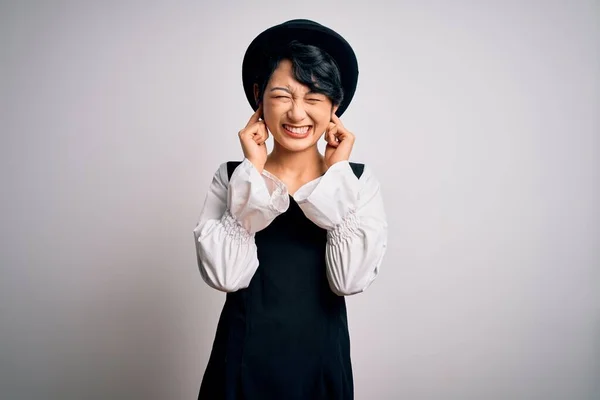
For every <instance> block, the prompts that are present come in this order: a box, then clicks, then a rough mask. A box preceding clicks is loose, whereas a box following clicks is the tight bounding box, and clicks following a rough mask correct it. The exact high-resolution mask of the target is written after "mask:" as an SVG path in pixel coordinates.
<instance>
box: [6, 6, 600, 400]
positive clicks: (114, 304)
mask: <svg viewBox="0 0 600 400" xmlns="http://www.w3.org/2000/svg"><path fill="white" fill-rule="evenodd" d="M293 18H310V19H314V20H316V21H318V22H321V23H323V24H325V25H328V26H330V27H332V28H333V29H335V30H337V31H338V32H340V33H341V34H342V35H344V36H345V37H346V38H347V39H348V41H349V42H350V43H351V44H352V45H353V47H354V48H355V51H356V53H357V55H358V57H359V64H360V71H361V73H360V82H359V87H358V91H357V93H356V97H355V100H354V101H353V103H352V104H351V106H350V108H349V109H348V111H347V112H346V114H345V115H344V116H343V118H342V120H343V121H344V123H345V125H346V127H348V128H349V129H350V130H351V131H353V132H354V133H355V134H356V136H357V141H356V145H355V150H354V152H353V157H352V160H353V161H357V162H364V163H367V164H369V165H370V166H371V167H372V168H373V170H374V171H375V173H376V174H377V176H378V177H379V179H380V180H381V182H382V185H383V190H384V195H385V200H386V206H387V211H388V214H389V225H390V238H389V239H390V240H389V250H388V253H387V256H386V258H385V261H384V264H383V266H382V269H381V274H380V276H379V278H378V280H377V281H376V282H375V283H374V284H373V285H372V286H371V287H370V288H369V290H368V291H367V292H366V293H364V294H362V295H358V296H355V297H351V298H349V299H348V307H349V318H350V325H351V326H350V329H351V338H352V357H353V363H354V374H355V386H356V398H357V399H359V400H362V399H369V400H370V399H408V400H420V399H427V400H429V399H435V400H437V399H439V400H453V399H457V400H463V399H465V400H466V399H477V400H496V399H497V400H505V399H510V400H514V399H544V400H552V399H565V400H584V399H585V400H592V399H598V398H600V218H599V207H598V204H600V191H599V188H600V165H599V159H598V156H599V153H600V117H599V113H600V77H599V75H600V4H599V3H598V2H597V1H567V0H563V1H499V0H496V1H468V0H462V1H398V2H389V3H388V2H384V1H375V0H370V1H365V2H356V3H353V4H350V2H339V3H331V2H324V1H303V2H282V1H278V2H276V1H269V2H267V1H264V2H254V3H250V2H246V3H241V2H240V3H239V4H237V3H234V2H232V1H223V2H221V3H220V5H217V2H216V1H214V2H205V4H203V2H200V1H169V2H167V1H164V2H162V3H157V2H149V1H143V2H142V1H139V2H133V1H109V2H101V1H96V2H83V1H79V2H75V1H73V2H61V1H54V2H51V1H38V2H33V1H22V2H21V1H13V2H2V5H0V45H1V52H0V101H1V103H0V129H1V132H2V142H1V145H0V149H1V150H0V152H1V154H0V174H1V179H2V181H1V182H2V197H1V210H2V211H1V214H0V217H1V220H0V223H1V227H2V228H1V230H0V232H1V235H2V236H1V237H0V243H1V246H2V248H1V259H0V265H1V278H0V318H1V319H0V397H1V398H3V399H19V400H20V399H26V400H33V399H36V400H37V399H44V400H50V399H61V400H69V399H128V400H129V399H142V398H143V399H158V400H163V399H164V400H173V399H175V400H176V399H195V398H196V396H197V393H198V389H199V386H200V381H201V378H202V374H203V372H204V368H205V366H206V363H207V360H208V355H209V352H210V346H211V344H212V340H213V337H214V333H215V328H216V322H217V318H218V315H219V313H220V310H221V306H222V304H223V301H224V295H223V294H222V293H219V292H217V291H214V290H212V289H210V288H209V287H208V286H206V285H205V284H204V283H203V282H202V280H201V278H200V274H199V272H198V269H197V265H196V256H195V249H194V242H193V234H192V229H193V228H194V226H195V224H196V220H197V218H198V216H199V213H200V210H201V207H202V204H203V202H204V196H205V194H206V190H207V188H208V185H209V183H210V179H211V177H212V175H213V173H214V172H215V171H216V169H217V167H218V165H219V164H220V163H221V162H224V161H227V160H235V159H240V158H241V150H240V147H239V143H238V138H237V132H238V131H239V130H240V129H241V128H242V127H243V126H244V125H245V124H246V121H247V119H248V118H249V117H250V115H251V112H252V110H251V108H250V106H249V105H248V104H247V102H246V99H245V97H244V94H243V91H242V86H241V62H242V57H243V53H244V51H245V50H246V47H247V45H248V44H249V43H250V41H251V40H252V39H253V38H254V37H255V36H256V35H257V34H258V33H259V32H261V31H262V30H264V29H266V28H268V27H270V26H272V25H275V24H278V23H281V22H283V21H285V20H288V19H293Z"/></svg>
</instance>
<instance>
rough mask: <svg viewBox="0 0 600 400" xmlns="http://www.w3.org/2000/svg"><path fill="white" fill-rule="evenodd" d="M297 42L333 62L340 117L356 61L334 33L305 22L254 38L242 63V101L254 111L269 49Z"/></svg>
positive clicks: (352, 86)
mask: <svg viewBox="0 0 600 400" xmlns="http://www.w3.org/2000/svg"><path fill="white" fill-rule="evenodd" d="M292 40H297V41H299V42H300V43H302V44H307V45H313V46H317V47H319V48H320V49H321V50H324V51H325V52H327V53H328V54H329V55H330V56H331V57H332V58H333V59H334V60H335V62H336V64H337V66H338V68H339V70H340V75H341V78H342V88H343V90H344V99H343V100H342V103H341V104H340V105H339V108H338V110H337V111H336V114H337V116H338V117H339V116H341V115H342V114H343V113H344V111H345V110H346V108H348V105H349V104H350V101H351V100H352V97H353V96H354V92H355V91H356V84H357V82H358V61H357V60H356V55H355V54H354V50H352V47H350V44H349V43H348V42H347V41H346V40H345V39H344V38H343V37H342V36H340V35H339V34H338V33H337V32H335V31H333V30H331V29H329V28H327V27H326V26H323V25H321V24H318V23H316V22H314V21H310V20H308V19H294V20H291V21H287V22H284V23H282V24H280V25H275V26H273V27H271V28H269V29H267V30H266V31H264V32H262V33H261V34H260V35H258V36H257V37H256V38H255V39H254V40H253V41H252V43H250V46H248V49H247V50H246V54H245V55H244V61H243V62H242V82H243V84H244V92H246V98H247V99H248V102H250V105H251V106H252V108H253V109H254V110H255V111H256V109H257V108H258V105H257V104H256V102H255V100H254V84H255V83H256V81H257V78H258V76H259V75H260V74H261V72H262V70H263V69H264V68H265V65H267V61H268V58H269V56H270V55H271V53H272V51H273V49H275V48H277V47H278V46H280V45H282V44H287V43H289V42H291V41H292Z"/></svg>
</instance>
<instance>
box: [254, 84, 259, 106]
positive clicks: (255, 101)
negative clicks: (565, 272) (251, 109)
mask: <svg viewBox="0 0 600 400" xmlns="http://www.w3.org/2000/svg"><path fill="white" fill-rule="evenodd" d="M259 102H260V99H259V98H258V83H255V84H254V103H255V104H258V103H259Z"/></svg>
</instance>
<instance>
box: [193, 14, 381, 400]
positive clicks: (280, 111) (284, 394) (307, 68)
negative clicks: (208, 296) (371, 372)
mask: <svg viewBox="0 0 600 400" xmlns="http://www.w3.org/2000/svg"><path fill="white" fill-rule="evenodd" d="M242 69H243V73H242V75H243V84H244V90H245V92H246V96H247V98H248V100H249V101H250V103H251V105H252V106H253V108H254V110H255V113H254V114H253V115H252V117H251V118H250V120H249V121H248V124H247V125H246V127H245V128H244V129H242V130H241V131H240V132H239V138H240V143H241V147H242V150H243V153H244V159H243V161H241V162H227V163H223V164H222V165H221V166H220V168H219V169H218V171H217V172H216V174H215V176H214V178H213V181H212V184H211V185H210V190H209V193H208V195H207V198H206V201H205V204H204V208H203V210H202V213H201V216H200V221H199V222H198V224H197V226H196V228H195V229H194V237H195V240H196V249H197V254H198V265H199V267H200V273H201V275H202V278H203V279H204V281H205V282H206V283H207V284H208V285H210V286H211V287H213V288H215V289H218V290H221V291H223V292H227V297H226V301H225V305H224V307H223V311H222V313H221V317H220V320H219V323H218V326H217V332H216V337H215V341H214V344H213V348H212V353H211V356H210V360H209V362H208V366H207V368H206V371H205V373H204V378H203V380H202V385H201V388H200V394H199V397H198V398H199V399H211V400H214V399H231V400H234V399H245V400H253V399H257V400H270V399H276V400H296V399H298V400H300V399H302V400H319V399H323V400H325V399H327V400H332V399H344V400H346V399H352V398H353V392H354V387H353V378H352V365H351V361H350V339H349V333H348V323H347V317H346V303H345V298H344V296H347V295H352V294H355V293H360V292H362V291H364V290H365V289H366V288H367V287H368V286H369V285H370V284H371V283H372V282H373V280H374V279H375V277H376V276H377V273H378V269H379V266H380V264H381V261H382V258H383V255H384V253H385V250H386V244H387V223H386V217H385V213H384V208H383V202H382V199H381V193H380V186H379V182H378V181H377V179H376V178H375V176H374V174H373V173H372V171H371V170H370V169H369V168H368V167H367V166H365V165H363V164H357V163H351V162H349V161H348V160H349V157H350V153H351V150H352V147H353V145H354V135H353V134H352V133H351V132H350V131H349V130H348V129H346V127H344V125H343V123H342V122H341V121H340V119H339V116H340V115H341V114H342V113H343V112H344V110H345V109H346V108H347V106H348V104H349V103H350V100H351V99H352V97H353V95H354V92H355V89H356V83H357V80H358V64H357V61H356V57H355V54H354V52H353V50H352V48H351V47H350V45H349V44H348V43H347V42H346V40H344V39H343V38H342V37H341V36H340V35H338V34H337V33H336V32H334V31H332V30H331V29H329V28H327V27H324V26H322V25H320V24H317V23H316V22H313V21H309V20H292V21H288V22H286V23H283V24H281V25H277V26H274V27H272V28H270V29H268V30H266V31H264V32H263V33H261V34H260V35H259V36H258V37H257V38H256V39H255V40H254V41H253V42H252V43H251V44H250V46H249V48H248V50H247V52H246V55H245V57H244V62H243V66H242ZM269 132H270V134H271V135H273V139H274V147H273V150H272V152H271V153H270V154H268V153H267V148H266V145H265V141H266V140H267V138H268V135H269ZM321 137H324V139H325V140H326V142H327V145H326V150H325V154H324V155H321V154H320V153H319V151H318V148H317V144H318V141H319V139H320V138H321Z"/></svg>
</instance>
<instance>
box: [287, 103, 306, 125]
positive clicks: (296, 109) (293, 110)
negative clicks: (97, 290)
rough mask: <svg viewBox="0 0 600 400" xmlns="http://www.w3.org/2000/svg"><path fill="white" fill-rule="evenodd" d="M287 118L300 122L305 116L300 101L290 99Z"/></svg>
mask: <svg viewBox="0 0 600 400" xmlns="http://www.w3.org/2000/svg"><path fill="white" fill-rule="evenodd" d="M288 118H289V120H290V121H293V122H300V121H302V120H303V119H304V118H306V110H305V109H304V104H303V103H302V102H301V101H292V103H291V106H290V109H289V110H288Z"/></svg>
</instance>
